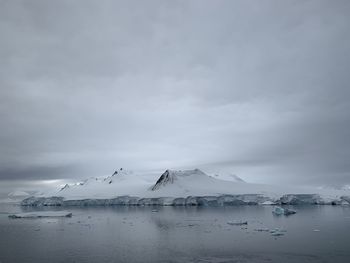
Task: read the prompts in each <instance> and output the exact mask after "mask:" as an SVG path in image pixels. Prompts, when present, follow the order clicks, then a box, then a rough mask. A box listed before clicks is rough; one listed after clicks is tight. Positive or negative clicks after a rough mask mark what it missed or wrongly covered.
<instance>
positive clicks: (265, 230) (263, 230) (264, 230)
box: [254, 228, 270, 232]
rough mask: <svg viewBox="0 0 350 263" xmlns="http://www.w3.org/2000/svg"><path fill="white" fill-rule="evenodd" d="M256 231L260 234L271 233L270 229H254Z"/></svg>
mask: <svg viewBox="0 0 350 263" xmlns="http://www.w3.org/2000/svg"><path fill="white" fill-rule="evenodd" d="M254 231H258V232H269V231H270V229H268V228H256V229H254Z"/></svg>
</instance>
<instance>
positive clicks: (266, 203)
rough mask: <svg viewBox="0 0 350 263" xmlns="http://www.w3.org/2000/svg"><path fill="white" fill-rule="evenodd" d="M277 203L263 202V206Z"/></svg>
mask: <svg viewBox="0 0 350 263" xmlns="http://www.w3.org/2000/svg"><path fill="white" fill-rule="evenodd" d="M275 204H276V203H275V202H272V201H265V202H262V203H261V205H275Z"/></svg>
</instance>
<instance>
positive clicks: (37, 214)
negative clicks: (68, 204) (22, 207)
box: [9, 211, 72, 218]
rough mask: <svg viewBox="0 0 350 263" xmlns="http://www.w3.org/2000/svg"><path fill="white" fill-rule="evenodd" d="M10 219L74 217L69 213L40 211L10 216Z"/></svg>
mask: <svg viewBox="0 0 350 263" xmlns="http://www.w3.org/2000/svg"><path fill="white" fill-rule="evenodd" d="M9 217H10V218H42V217H72V213H71V212H68V211H38V212H29V213H18V214H12V215H9Z"/></svg>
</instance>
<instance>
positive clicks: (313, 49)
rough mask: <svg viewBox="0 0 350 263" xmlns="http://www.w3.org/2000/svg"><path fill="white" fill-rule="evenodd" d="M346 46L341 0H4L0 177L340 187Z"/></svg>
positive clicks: (348, 173)
mask: <svg viewBox="0 0 350 263" xmlns="http://www.w3.org/2000/svg"><path fill="white" fill-rule="evenodd" d="M349 47H350V1H347V0H344V1H341V0H336V1H331V0H329V1H322V0H315V1H302V0H299V1H279V0H275V1H267V0H265V1H259V0H256V1H246V0H242V1H231V0H227V1H214V0H212V1H202V0H201V1H191V0H190V1H173V0H171V1H170V0H169V1H141V0H139V1H129V0H128V1H104V0H102V1H101V0H99V1H97V0H96V1H86V0H81V1H76V0H75V1H46V0H42V1H38V0H31V1H18V0H7V1H5V0H0V121H1V124H0V182H1V180H2V181H3V182H5V181H6V182H7V183H9V181H12V180H15V181H14V182H19V181H23V182H24V181H26V182H28V181H32V182H33V181H37V180H54V179H69V178H84V177H89V176H96V175H105V174H110V173H112V172H113V171H114V169H116V168H118V167H126V168H129V169H132V170H139V171H148V170H160V171H161V170H164V169H166V168H174V169H185V168H195V167H198V168H202V169H203V170H204V171H208V172H213V171H221V172H232V173H235V174H237V175H239V176H241V177H243V178H244V179H246V180H248V181H251V182H288V183H295V184H304V183H305V184H328V183H339V184H342V183H350V87H349V82H350V48H349ZM3 185H4V184H3Z"/></svg>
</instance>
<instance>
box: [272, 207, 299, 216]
mask: <svg viewBox="0 0 350 263" xmlns="http://www.w3.org/2000/svg"><path fill="white" fill-rule="evenodd" d="M272 213H273V214H275V215H286V216H288V215H293V214H295V213H296V211H295V210H293V209H288V208H282V207H280V206H276V207H275V208H274V209H273V210H272Z"/></svg>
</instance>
